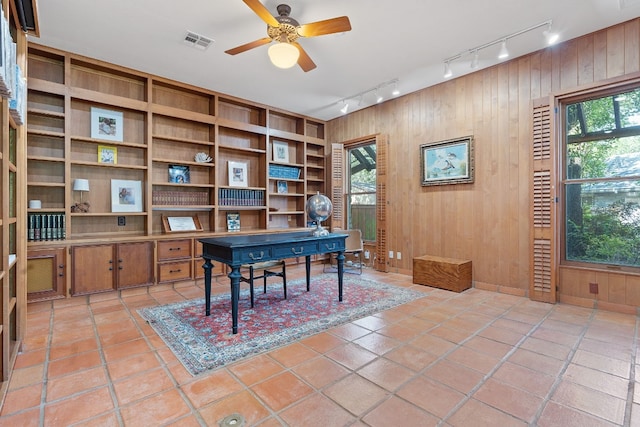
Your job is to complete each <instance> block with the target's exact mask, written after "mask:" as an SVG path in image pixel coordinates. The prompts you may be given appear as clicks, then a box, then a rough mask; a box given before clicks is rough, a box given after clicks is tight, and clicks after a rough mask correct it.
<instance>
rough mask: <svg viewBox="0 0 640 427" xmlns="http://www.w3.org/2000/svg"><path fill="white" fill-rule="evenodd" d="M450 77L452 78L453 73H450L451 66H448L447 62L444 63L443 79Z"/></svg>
mask: <svg viewBox="0 0 640 427" xmlns="http://www.w3.org/2000/svg"><path fill="white" fill-rule="evenodd" d="M451 76H453V72H452V71H451V66H450V65H449V62H445V63H444V78H445V79H448V78H449V77H451Z"/></svg>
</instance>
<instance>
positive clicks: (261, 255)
mask: <svg viewBox="0 0 640 427" xmlns="http://www.w3.org/2000/svg"><path fill="white" fill-rule="evenodd" d="M249 258H251V259H252V260H254V261H260V260H261V259H262V258H264V251H260V255H258V256H255V255H254V254H253V252H249Z"/></svg>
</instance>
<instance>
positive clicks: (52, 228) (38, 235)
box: [27, 213, 67, 242]
mask: <svg viewBox="0 0 640 427" xmlns="http://www.w3.org/2000/svg"><path fill="white" fill-rule="evenodd" d="M27 222H28V232H27V240H28V241H30V242H41V241H44V240H65V239H66V238H67V227H66V222H65V216H64V214H63V213H48V214H47V213H43V214H29V217H28V221H27Z"/></svg>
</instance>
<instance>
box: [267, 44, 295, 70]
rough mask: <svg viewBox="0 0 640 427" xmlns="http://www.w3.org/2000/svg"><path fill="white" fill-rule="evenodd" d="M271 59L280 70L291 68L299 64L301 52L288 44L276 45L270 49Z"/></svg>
mask: <svg viewBox="0 0 640 427" xmlns="http://www.w3.org/2000/svg"><path fill="white" fill-rule="evenodd" d="M268 53H269V59H271V63H272V64H273V65H275V66H276V67H278V68H291V67H293V66H294V65H296V64H297V63H298V58H299V57H300V51H299V50H298V48H296V47H295V46H293V45H292V44H289V43H287V42H278V43H274V44H272V45H271V46H270V47H269V52H268Z"/></svg>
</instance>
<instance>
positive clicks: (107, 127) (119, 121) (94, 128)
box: [91, 107, 124, 142]
mask: <svg viewBox="0 0 640 427" xmlns="http://www.w3.org/2000/svg"><path fill="white" fill-rule="evenodd" d="M123 124H124V118H123V116H122V113H121V112H120V111H109V110H104V109H102V108H97V107H91V138H96V139H107V140H109V141H119V142H122V126H123Z"/></svg>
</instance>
